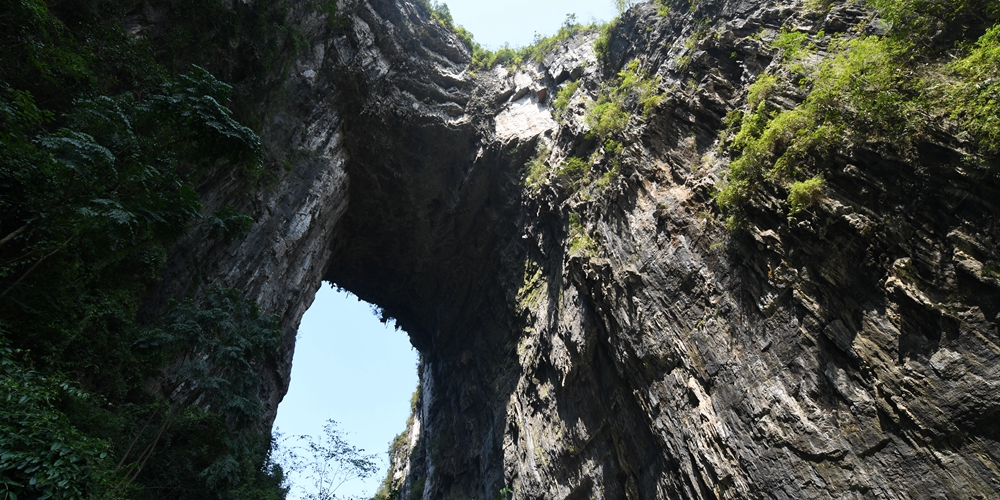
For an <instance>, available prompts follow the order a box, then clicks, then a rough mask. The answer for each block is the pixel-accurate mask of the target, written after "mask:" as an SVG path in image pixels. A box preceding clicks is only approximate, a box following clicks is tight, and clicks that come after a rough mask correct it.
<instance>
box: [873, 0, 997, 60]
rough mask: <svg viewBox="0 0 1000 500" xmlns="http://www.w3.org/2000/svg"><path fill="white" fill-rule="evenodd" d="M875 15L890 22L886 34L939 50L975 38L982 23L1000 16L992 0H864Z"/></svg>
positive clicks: (927, 48) (995, 3) (993, 21)
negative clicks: (952, 43) (966, 38)
mask: <svg viewBox="0 0 1000 500" xmlns="http://www.w3.org/2000/svg"><path fill="white" fill-rule="evenodd" d="M867 3H868V4H869V5H871V6H873V7H875V9H876V10H878V12H879V16H880V17H882V18H883V19H885V20H887V21H889V23H890V24H891V25H892V33H891V34H890V36H892V37H895V38H900V39H905V40H907V41H909V42H910V43H914V44H918V45H920V46H921V48H922V49H923V50H928V51H931V52H935V53H936V52H938V51H943V50H942V49H946V48H947V47H948V45H950V43H945V44H942V43H941V42H942V41H947V42H952V41H954V39H951V40H949V39H947V38H945V39H944V40H942V37H941V36H939V34H943V35H945V36H948V37H957V39H958V40H961V39H962V38H965V37H969V36H970V35H971V36H972V37H973V38H975V37H977V36H979V34H981V32H979V33H977V32H976V31H977V30H979V29H981V27H982V26H990V25H992V24H993V23H995V22H996V19H997V17H1000V4H998V3H997V2H995V1H993V0H868V2H867Z"/></svg>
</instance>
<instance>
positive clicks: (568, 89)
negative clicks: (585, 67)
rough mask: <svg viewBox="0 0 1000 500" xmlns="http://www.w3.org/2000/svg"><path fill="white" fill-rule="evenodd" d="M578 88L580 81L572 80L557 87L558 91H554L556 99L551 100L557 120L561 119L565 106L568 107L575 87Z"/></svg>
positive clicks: (564, 112)
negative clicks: (559, 87)
mask: <svg viewBox="0 0 1000 500" xmlns="http://www.w3.org/2000/svg"><path fill="white" fill-rule="evenodd" d="M578 88H580V82H579V81H577V80H573V81H569V82H566V84H565V85H563V88H561V89H559V92H558V93H556V99H555V101H552V108H553V109H555V115H556V119H557V120H561V119H562V118H563V116H564V115H565V114H566V108H568V107H569V102H570V100H572V99H573V94H575V93H576V89H578Z"/></svg>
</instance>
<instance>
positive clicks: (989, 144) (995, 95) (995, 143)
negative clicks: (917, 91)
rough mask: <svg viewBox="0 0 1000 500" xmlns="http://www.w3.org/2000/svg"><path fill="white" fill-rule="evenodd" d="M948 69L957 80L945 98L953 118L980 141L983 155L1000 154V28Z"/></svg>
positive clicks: (989, 31)
mask: <svg viewBox="0 0 1000 500" xmlns="http://www.w3.org/2000/svg"><path fill="white" fill-rule="evenodd" d="M947 69H948V70H950V71H951V72H952V73H953V74H954V75H955V76H956V77H958V78H957V81H955V82H954V83H953V84H952V85H951V86H950V87H949V93H948V96H947V97H946V99H947V101H948V103H949V104H950V107H951V108H952V109H953V112H952V117H953V118H955V119H957V120H960V121H961V123H962V126H963V127H964V128H965V130H967V131H968V132H969V133H970V134H972V135H973V136H974V137H975V138H976V139H977V140H978V142H979V146H980V147H981V148H982V151H983V152H984V153H986V154H988V155H997V154H1000V25H997V26H994V27H993V28H991V29H990V30H988V31H987V32H986V33H985V34H984V35H983V36H982V37H980V38H979V40H978V41H977V42H976V44H975V46H974V47H973V48H972V50H970V51H969V53H968V55H967V56H965V57H963V58H961V59H958V60H957V61H955V62H953V63H951V64H949V65H948V66H947Z"/></svg>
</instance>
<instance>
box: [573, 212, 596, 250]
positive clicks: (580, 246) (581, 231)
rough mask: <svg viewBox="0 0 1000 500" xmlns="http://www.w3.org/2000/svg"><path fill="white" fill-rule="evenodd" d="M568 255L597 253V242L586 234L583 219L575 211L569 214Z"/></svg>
mask: <svg viewBox="0 0 1000 500" xmlns="http://www.w3.org/2000/svg"><path fill="white" fill-rule="evenodd" d="M569 255H584V256H587V257H594V256H596V255H597V242H595V241H594V239H593V238H591V237H590V235H589V234H587V230H586V228H584V227H583V219H582V218H581V217H580V214H579V213H577V212H570V214H569Z"/></svg>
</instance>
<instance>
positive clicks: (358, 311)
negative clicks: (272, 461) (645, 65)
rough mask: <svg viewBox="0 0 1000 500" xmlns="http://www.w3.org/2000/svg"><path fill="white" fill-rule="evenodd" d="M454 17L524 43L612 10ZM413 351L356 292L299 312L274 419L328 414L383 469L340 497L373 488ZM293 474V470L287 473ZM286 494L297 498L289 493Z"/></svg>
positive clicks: (485, 7) (409, 385) (524, 5)
mask: <svg viewBox="0 0 1000 500" xmlns="http://www.w3.org/2000/svg"><path fill="white" fill-rule="evenodd" d="M446 3H447V5H448V7H449V10H450V11H451V14H452V17H453V18H454V20H455V23H456V24H459V25H462V26H464V27H465V28H466V29H468V30H469V31H471V32H472V34H473V36H474V37H475V39H476V41H478V42H479V43H480V44H483V45H484V46H486V47H488V48H491V49H496V48H498V47H501V46H503V44H504V43H509V44H510V45H512V46H523V45H528V44H530V43H531V42H532V40H533V39H534V36H535V33H539V34H541V35H551V34H553V33H555V32H556V31H558V29H559V26H560V25H561V24H562V23H563V21H564V20H565V19H566V14H568V13H574V14H576V16H577V20H578V21H579V22H584V23H586V22H590V21H591V20H597V21H607V20H610V19H611V18H613V17H614V16H615V14H616V11H615V7H614V1H613V0H584V1H571V0H546V1H541V2H540V1H537V0H504V1H497V0H451V1H448V2H446ZM416 363H417V353H416V351H414V350H413V349H412V348H411V347H410V343H409V339H408V338H407V336H406V333H405V332H402V331H396V330H394V329H393V328H392V327H391V326H389V327H387V326H386V325H383V324H381V323H380V322H379V321H378V319H376V318H375V316H374V315H373V314H372V312H371V308H370V306H369V305H368V304H366V303H364V302H359V301H358V299H357V298H355V297H353V296H348V294H346V293H340V292H337V291H335V290H333V289H332V288H331V287H330V285H329V284H324V285H323V287H322V288H321V289H320V291H319V292H318V293H317V295H316V300H315V302H313V305H312V307H310V308H309V311H307V312H306V314H305V316H304V317H303V318H302V324H301V326H300V327H299V334H298V340H297V343H296V347H295V358H294V360H293V363H292V380H291V386H290V388H289V391H288V394H287V395H286V396H285V399H284V400H283V401H282V403H281V405H280V406H279V407H278V418H277V420H276V421H275V427H276V428H277V429H278V430H280V432H281V433H282V434H284V435H286V436H287V435H297V434H309V435H313V436H319V435H321V434H322V429H323V424H324V422H326V421H327V420H328V419H333V420H336V421H337V422H338V424H339V425H338V427H339V428H340V429H341V430H343V431H346V432H347V433H348V439H349V441H350V442H351V443H352V444H353V445H355V446H358V447H360V448H364V449H365V450H366V451H367V452H369V453H378V454H379V459H380V460H381V461H382V469H381V471H380V473H379V474H378V475H377V477H373V478H371V479H370V480H367V481H352V482H350V483H347V484H345V485H344V486H342V487H341V488H340V489H339V490H337V494H338V497H342V498H343V497H347V496H352V495H362V494H367V495H371V494H373V493H374V492H375V490H376V489H377V488H378V485H379V483H380V482H381V480H382V477H383V475H384V473H385V451H386V450H387V449H388V446H389V441H391V440H392V438H393V437H395V436H396V434H398V433H399V432H400V431H402V430H403V428H404V427H405V426H406V419H407V417H408V416H409V410H410V395H411V394H412V393H413V390H414V389H415V388H416V386H417V371H416ZM293 479H294V477H293ZM290 498H293V499H296V498H299V496H298V495H297V494H295V493H294V490H293V494H292V495H291V496H290Z"/></svg>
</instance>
